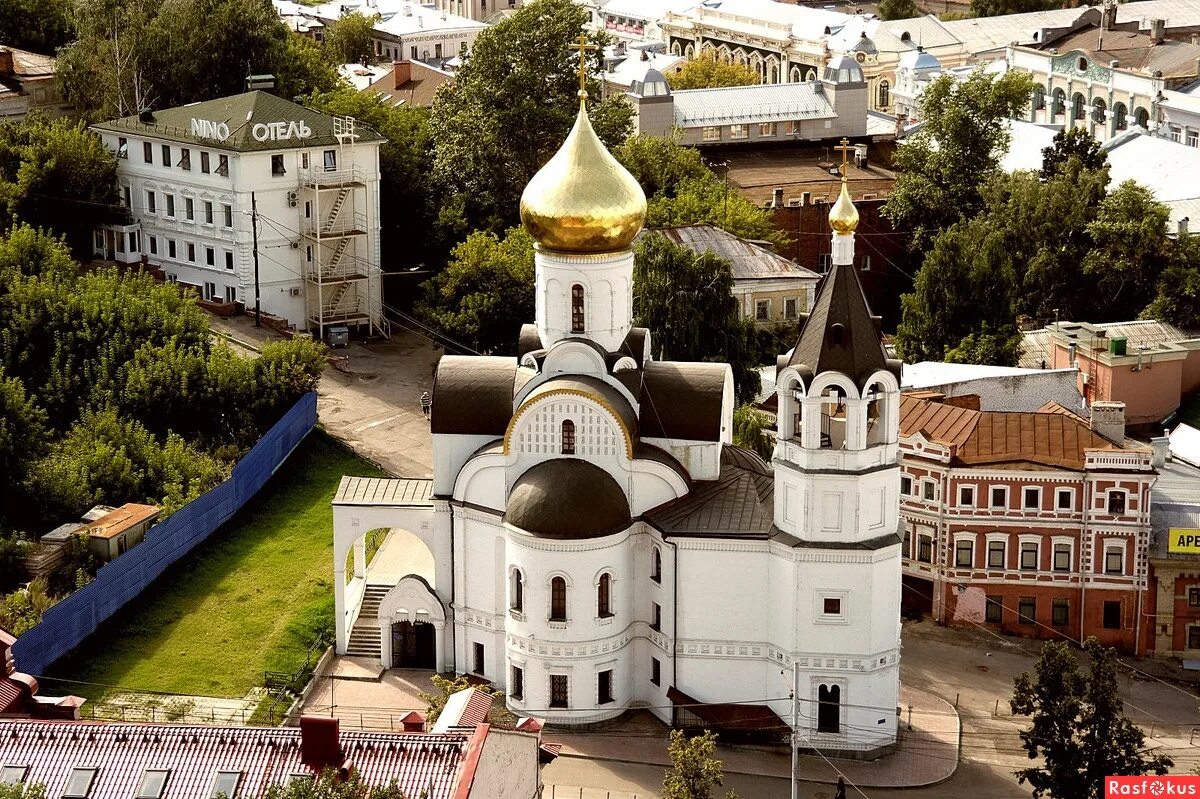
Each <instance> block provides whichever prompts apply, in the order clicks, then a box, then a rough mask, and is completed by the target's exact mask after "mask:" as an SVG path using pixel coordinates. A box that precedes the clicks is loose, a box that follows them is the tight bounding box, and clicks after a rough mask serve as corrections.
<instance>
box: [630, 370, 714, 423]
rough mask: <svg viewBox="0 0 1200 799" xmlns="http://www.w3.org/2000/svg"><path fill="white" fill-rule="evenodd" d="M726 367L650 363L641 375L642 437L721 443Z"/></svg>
mask: <svg viewBox="0 0 1200 799" xmlns="http://www.w3.org/2000/svg"><path fill="white" fill-rule="evenodd" d="M728 369H729V366H728V365H726V364H723V363H676V362H674V361H647V362H646V365H645V367H644V369H643V372H642V391H641V398H640V400H639V403H640V405H641V423H642V436H643V437H645V438H676V439H684V440H689V441H720V440H721V432H722V431H721V423H722V421H723V420H722V418H721V412H722V409H723V408H722V404H723V403H724V401H725V375H726V371H727V370H728Z"/></svg>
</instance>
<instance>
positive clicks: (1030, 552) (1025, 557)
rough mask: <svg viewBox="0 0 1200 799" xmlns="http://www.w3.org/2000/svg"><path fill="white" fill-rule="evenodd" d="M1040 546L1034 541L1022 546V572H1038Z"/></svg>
mask: <svg viewBox="0 0 1200 799" xmlns="http://www.w3.org/2000/svg"><path fill="white" fill-rule="evenodd" d="M1037 567H1038V545H1037V544H1036V543H1034V542H1033V541H1026V542H1024V543H1022V544H1021V571H1037Z"/></svg>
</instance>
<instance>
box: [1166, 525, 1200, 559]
mask: <svg viewBox="0 0 1200 799" xmlns="http://www.w3.org/2000/svg"><path fill="white" fill-rule="evenodd" d="M1167 535H1168V536H1169V538H1168V539H1167V551H1168V552H1185V553H1187V554H1189V555H1200V530H1197V529H1193V528H1190V527H1172V528H1171V529H1170V530H1168V531H1167Z"/></svg>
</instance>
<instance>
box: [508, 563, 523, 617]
mask: <svg viewBox="0 0 1200 799" xmlns="http://www.w3.org/2000/svg"><path fill="white" fill-rule="evenodd" d="M508 606H509V607H510V608H512V609H513V610H515V611H516V612H517V613H521V612H523V611H524V610H525V577H524V575H522V574H521V570H520V569H513V570H512V587H511V588H510V590H509V598H508Z"/></svg>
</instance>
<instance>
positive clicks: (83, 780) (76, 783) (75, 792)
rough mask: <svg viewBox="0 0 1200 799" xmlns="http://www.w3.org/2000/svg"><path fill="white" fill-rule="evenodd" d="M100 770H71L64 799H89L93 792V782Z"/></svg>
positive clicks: (77, 768)
mask: <svg viewBox="0 0 1200 799" xmlns="http://www.w3.org/2000/svg"><path fill="white" fill-rule="evenodd" d="M97 771H99V769H95V768H84V767H80V766H76V767H75V768H73V769H71V777H70V779H68V780H67V787H66V789H65V790H64V791H63V799H87V795H88V793H90V792H91V790H92V781H93V780H95V779H96V772H97Z"/></svg>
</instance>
